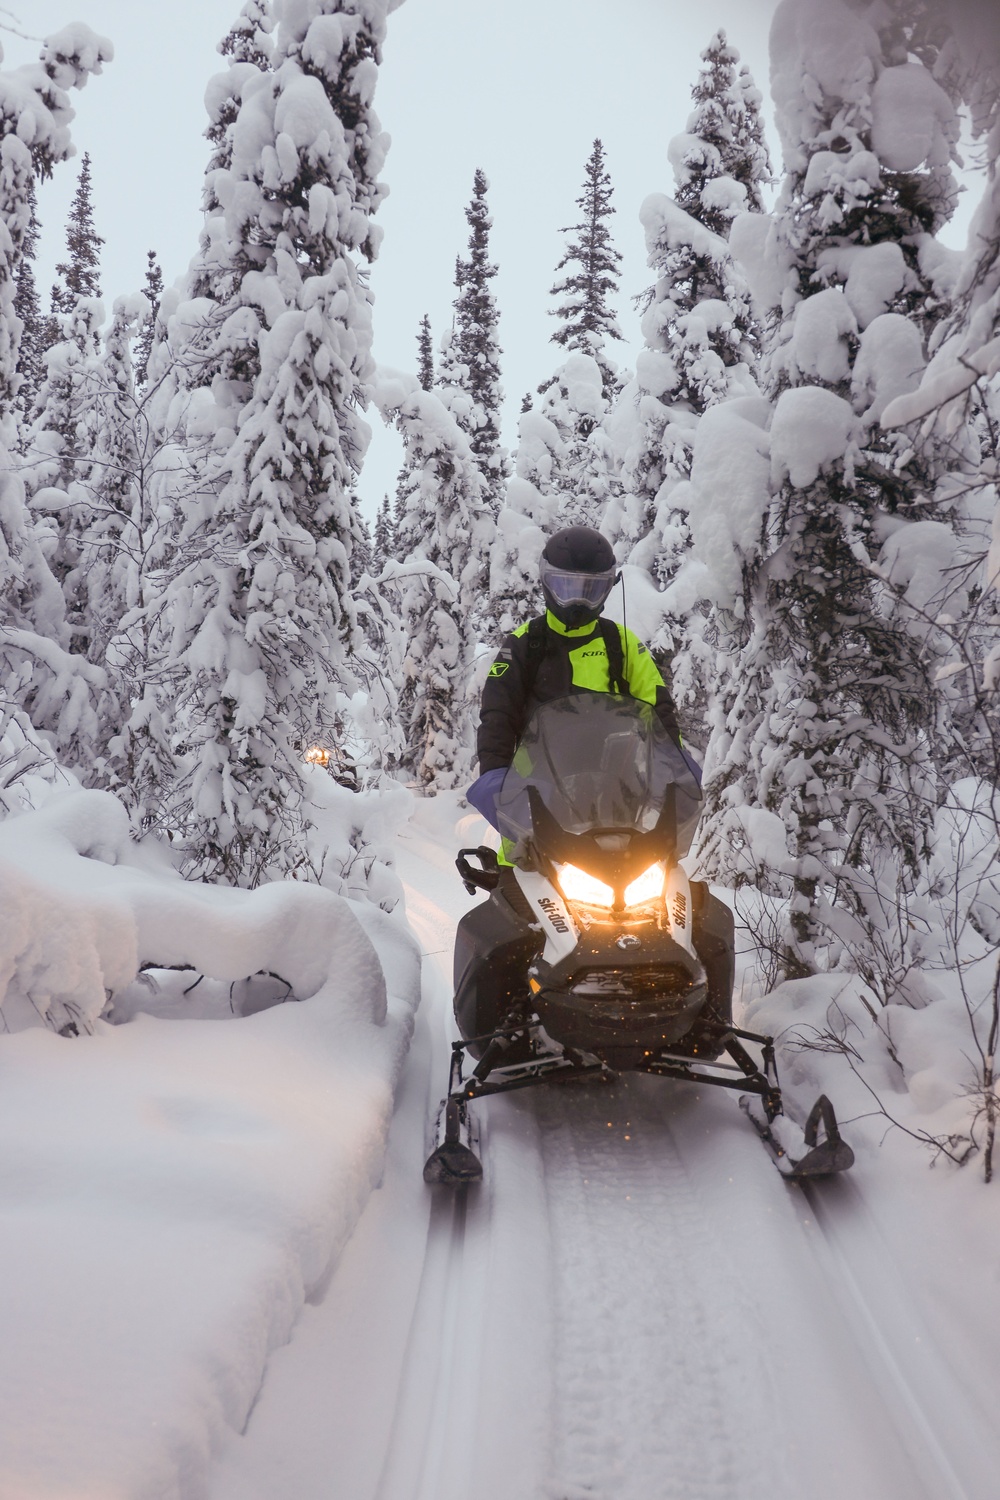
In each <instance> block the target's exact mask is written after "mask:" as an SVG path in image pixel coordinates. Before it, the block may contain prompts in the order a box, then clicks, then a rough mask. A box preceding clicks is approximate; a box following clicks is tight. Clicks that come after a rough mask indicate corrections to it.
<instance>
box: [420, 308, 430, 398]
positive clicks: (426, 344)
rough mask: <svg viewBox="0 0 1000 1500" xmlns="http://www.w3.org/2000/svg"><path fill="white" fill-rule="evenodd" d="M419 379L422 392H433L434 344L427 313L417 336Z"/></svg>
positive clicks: (421, 320)
mask: <svg viewBox="0 0 1000 1500" xmlns="http://www.w3.org/2000/svg"><path fill="white" fill-rule="evenodd" d="M417 379H418V380H419V381H420V388H421V390H424V391H430V390H433V388H434V344H433V341H432V339H431V320H430V318H429V317H428V315H427V313H424V315H423V317H422V318H421V319H420V331H419V333H418V334H417Z"/></svg>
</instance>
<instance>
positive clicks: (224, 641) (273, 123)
mask: <svg viewBox="0 0 1000 1500" xmlns="http://www.w3.org/2000/svg"><path fill="white" fill-rule="evenodd" d="M394 8H395V6H394V3H393V0H364V3H363V4H361V3H355V0H296V3H294V4H293V3H289V4H286V5H285V6H284V7H283V9H282V11H281V14H280V19H279V26H278V30H277V35H276V42H275V47H274V53H273V57H272V69H271V71H269V72H262V71H260V70H259V69H252V76H251V75H250V74H248V75H247V76H246V77H245V78H244V80H243V83H242V86H241V97H240V107H239V112H238V114H237V116H236V120H235V122H234V124H233V125H232V128H231V140H230V152H231V157H230V165H229V167H228V168H220V169H218V171H217V173H216V183H215V187H216V189H217V196H218V200H219V202H220V204H225V213H224V224H225V231H226V234H227V235H228V237H229V241H230V243H232V244H237V245H241V246H242V245H246V246H252V247H253V256H254V259H255V261H256V262H257V265H256V266H255V268H254V269H252V270H247V271H245V272H241V279H240V281H239V292H238V296H239V298H240V299H241V305H242V307H243V309H244V310H245V311H247V312H249V313H250V314H252V315H253V316H254V317H256V316H258V310H259V316H260V318H261V321H262V323H263V322H266V326H265V327H263V328H262V331H261V334H260V375H259V378H258V379H257V381H256V384H255V385H254V388H253V391H252V394H251V395H250V397H249V399H248V400H247V401H246V404H245V405H244V406H243V407H242V409H241V410H240V411H239V415H238V425H237V430H236V432H235V437H234V441H233V442H232V443H231V446H229V447H228V449H227V450H225V451H224V452H222V453H220V454H219V457H218V463H217V468H216V473H215V475H214V478H212V476H210V478H212V484H213V487H215V488H216V490H217V497H216V498H215V500H214V501H213V502H212V503H211V505H210V507H209V514H208V515H207V517H206V519H205V522H204V524H203V526H202V527H201V528H200V529H199V531H198V532H197V534H194V535H192V536H191V538H190V541H189V542H188V544H187V545H186V546H185V548H183V549H181V550H180V552H179V554H178V560H179V563H180V566H178V567H177V568H176V570H174V571H173V576H172V577H171V578H170V580H169V583H168V607H169V611H170V614H171V617H172V628H173V639H172V646H171V660H172V661H173V664H174V669H175V671H176V673H177V691H178V694H179V699H178V714H179V719H180V722H181V723H182V724H183V726H184V733H185V738H186V743H187V746H188V751H189V762H188V769H187V772H186V774H185V776H184V777H183V778H182V780H181V782H180V784H179V785H178V787H177V789H176V795H175V801H174V816H175V818H176V819H177V822H178V826H179V827H181V828H182V829H183V834H184V838H185V843H186V847H187V869H188V871H189V873H191V874H193V875H199V876H202V877H210V876H223V877H225V878H226V879H229V880H232V881H234V882H236V883H239V884H243V885H255V884H257V883H258V881H259V880H260V879H262V878H263V877H264V876H265V875H266V874H268V873H280V872H284V873H286V874H307V873H310V872H312V869H313V867H312V864H311V856H310V846H309V836H308V828H309V823H310V817H309V806H308V785H307V779H306V775H305V768H304V766H303V764H302V757H303V754H304V752H305V749H306V748H307V747H308V746H309V745H310V744H313V743H316V742H318V743H321V744H325V745H327V746H328V747H329V748H331V750H333V751H337V750H339V749H340V748H341V747H342V746H343V743H344V740H345V737H346V736H348V735H349V734H350V733H351V730H352V723H353V720H352V699H354V698H355V696H356V695H357V694H358V692H359V690H360V688H361V687H362V680H361V679H362V675H363V674H364V670H365V664H366V661H367V660H368V654H367V652H366V648H365V643H364V640H363V637H362V635H361V633H360V631H359V629H358V626H357V622H356V613H355V607H354V603H353V600H352V595H351V585H352V567H353V563H354V552H355V549H356V548H357V546H358V544H359V542H360V540H361V528H360V526H359V524H358V520H357V515H356V511H355V507H354V501H353V494H352V487H353V482H354V477H355V475H356V473H357V472H358V470H359V468H360V464H361V460H362V457H363V455H364V451H365V448H366V446H367V442H368V437H369V430H368V428H367V426H366V424H365V423H364V422H363V421H362V420H361V417H360V414H359V410H358V409H359V407H360V406H362V405H364V403H365V401H366V400H367V397H368V382H369V381H370V378H371V376H372V373H373V366H372V362H371V356H370V344H371V313H370V298H369V294H368V291H367V288H366V285H365V282H364V280H363V276H362V273H361V271H360V268H359V264H358V262H359V259H363V260H370V259H372V258H373V257H374V255H375V253H376V249H377V244H378V234H377V231H376V229H375V227H374V225H373V224H372V222H371V216H372V214H373V213H374V211H375V209H376V208H377V207H378V204H379V202H380V201H381V198H382V196H383V195H384V192H385V189H384V188H383V187H382V186H381V185H380V184H379V182H378V172H379V171H380V169H381V166H382V163H383V160H384V155H385V149H386V144H387V142H386V138H385V137H384V136H383V135H382V134H381V132H380V130H379V127H378V123H377V120H376V119H375V116H374V114H373V113H372V110H371V96H372V89H373V84H374V81H375V76H376V70H377V66H378V63H379V60H380V55H381V45H382V41H383V38H384V35H385V28H386V18H387V15H388V13H389V12H390V11H391V10H392V9H394ZM220 174H225V175H224V176H221V175H220ZM237 321H238V322H239V327H238V328H237V329H236V330H235V333H234V337H235V338H237V339H238V340H245V337H246V331H245V326H244V324H245V321H246V320H245V319H244V320H243V321H240V320H239V318H238V316H237ZM370 665H371V672H370V674H368V678H367V680H366V681H365V683H364V685H365V686H367V687H368V688H369V689H370V690H372V691H374V688H375V687H376V686H377V684H376V683H374V682H373V679H374V678H375V677H376V675H377V673H376V669H375V664H374V663H371V664H370Z"/></svg>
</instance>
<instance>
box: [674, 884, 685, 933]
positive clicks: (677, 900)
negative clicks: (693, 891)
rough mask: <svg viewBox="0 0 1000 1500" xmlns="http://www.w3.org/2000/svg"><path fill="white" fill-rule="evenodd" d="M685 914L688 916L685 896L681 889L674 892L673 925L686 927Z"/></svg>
mask: <svg viewBox="0 0 1000 1500" xmlns="http://www.w3.org/2000/svg"><path fill="white" fill-rule="evenodd" d="M687 916H688V906H687V897H686V896H685V895H684V892H683V891H677V892H675V894H674V910H673V918H674V926H675V927H686V926H687Z"/></svg>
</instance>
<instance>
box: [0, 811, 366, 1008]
mask: <svg viewBox="0 0 1000 1500" xmlns="http://www.w3.org/2000/svg"><path fill="white" fill-rule="evenodd" d="M136 858H137V856H136V855H135V854H134V853H133V852H132V849H131V846H130V843H129V838H128V820H127V815H126V813H125V810H124V808H123V807H122V806H121V804H120V803H119V802H118V801H117V800H116V799H115V798H114V797H112V796H111V795H110V794H109V793H107V792H67V793H65V794H63V795H61V796H57V797H55V798H53V800H52V801H51V802H50V803H49V804H48V805H47V806H46V807H45V808H44V809H43V810H42V811H40V812H31V813H24V814H22V815H21V816H20V817H15V818H9V819H8V820H7V821H6V822H5V823H4V824H3V825H2V826H0V881H2V883H3V886H4V888H5V890H6V893H7V895H6V899H5V900H4V902H3V904H2V908H0V1014H2V1015H3V1018H4V1020H5V1021H6V1023H7V1026H8V1028H9V1029H17V1028H19V1027H20V1026H22V1025H25V1024H30V1023H31V1020H32V1019H33V1018H34V1019H35V1020H36V1021H37V1020H38V1019H41V1020H45V1021H47V1022H48V1023H49V1024H50V1025H51V1026H52V1027H53V1029H55V1030H61V1029H62V1027H63V1026H65V1025H66V1024H67V1023H69V1022H73V1023H74V1024H76V1025H78V1026H82V1027H85V1028H86V1027H89V1026H90V1024H91V1023H92V1022H94V1021H95V1020H96V1019H97V1017H98V1016H99V1015H100V1014H101V1012H102V1010H103V1009H104V1006H105V1004H106V1002H107V999H108V997H109V995H111V996H113V995H114V993H115V992H116V991H117V990H119V989H121V988H122V987H123V986H125V985H127V984H129V983H131V981H132V980H133V979H134V978H135V976H136V974H137V972H138V970H139V968H140V967H141V966H142V965H156V966H160V967H163V968H169V967H171V966H174V965H187V966H190V967H192V968H193V969H195V970H196V972H198V973H202V974H206V975H208V976H210V977H211V978H213V979H221V980H225V981H230V982H231V981H233V980H237V979H243V978H246V977H247V975H249V974H254V973H256V972H258V971H259V970H271V971H273V972H275V973H278V974H280V975H281V977H282V978H283V979H285V980H287V982H288V984H289V985H290V986H291V988H292V992H293V994H294V995H295V997H296V999H299V1000H305V999H308V998H309V997H310V996H313V995H316V994H318V993H319V992H320V991H323V992H324V993H326V992H327V990H328V982H327V977H328V975H329V974H330V973H331V972H333V970H334V968H335V969H336V972H337V977H338V984H339V986H341V987H342V990H343V994H344V995H346V996H348V997H350V998H349V1000H348V1003H349V1004H350V1005H351V1006H352V1007H355V1008H356V1009H357V1012H358V1014H359V1015H361V1016H364V1017H366V1018H367V1019H368V1020H369V1021H374V1022H381V1021H383V1020H384V1019H385V1003H386V1002H385V986H384V982H383V980H382V977H381V969H380V965H379V962H378V957H377V955H376V953H375V950H374V949H373V947H372V945H371V943H370V942H369V940H368V939H367V938H366V937H365V935H364V932H363V931H362V929H361V927H360V925H359V923H358V920H357V918H356V917H355V915H354V913H353V911H352V909H351V907H350V905H349V904H348V902H347V901H346V900H345V899H344V898H343V897H341V896H337V895H334V894H333V892H332V891H327V890H322V889H320V888H319V887H317V886H311V885H304V884H301V885H300V884H298V883H296V882H292V881H287V882H276V883H275V884H273V885H267V886H262V887H260V888H259V889H258V890H256V891H238V890H227V889H222V888H218V887H213V886H203V885H196V884H192V883H189V882H187V881H184V880H181V879H180V878H179V877H178V876H177V875H176V874H175V873H174V872H173V871H172V870H170V871H168V872H163V871H158V870H154V869H143V868H140V867H137V865H136V863H135V860H136ZM340 1003H343V1002H342V1001H341V1002H340Z"/></svg>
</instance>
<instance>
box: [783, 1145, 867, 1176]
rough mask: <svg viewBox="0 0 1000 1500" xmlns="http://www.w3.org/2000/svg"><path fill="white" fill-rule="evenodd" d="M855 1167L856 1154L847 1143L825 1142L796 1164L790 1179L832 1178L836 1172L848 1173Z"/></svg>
mask: <svg viewBox="0 0 1000 1500" xmlns="http://www.w3.org/2000/svg"><path fill="white" fill-rule="evenodd" d="M853 1165H854V1152H853V1151H852V1150H851V1148H850V1146H849V1145H848V1144H847V1142H846V1141H842V1140H840V1139H839V1138H838V1139H837V1140H835V1141H824V1142H823V1143H822V1145H820V1146H814V1147H813V1149H812V1150H811V1151H808V1152H807V1153H806V1155H805V1156H803V1157H802V1158H801V1160H799V1161H797V1162H796V1163H795V1166H794V1167H793V1169H792V1171H791V1172H788V1173H786V1175H787V1176H788V1177H794V1178H796V1179H799V1178H802V1177H830V1176H832V1175H833V1173H834V1172H846V1171H847V1170H848V1168H849V1167H853Z"/></svg>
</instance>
